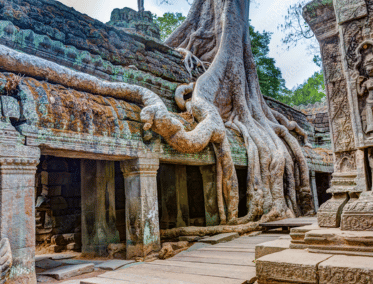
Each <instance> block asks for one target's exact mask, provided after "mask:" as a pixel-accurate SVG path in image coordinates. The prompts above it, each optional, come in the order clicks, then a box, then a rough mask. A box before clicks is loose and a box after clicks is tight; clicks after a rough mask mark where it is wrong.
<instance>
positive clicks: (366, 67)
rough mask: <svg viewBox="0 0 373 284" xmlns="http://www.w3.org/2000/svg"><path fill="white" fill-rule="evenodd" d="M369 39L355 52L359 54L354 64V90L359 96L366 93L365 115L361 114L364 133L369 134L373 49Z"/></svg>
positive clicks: (371, 127)
mask: <svg viewBox="0 0 373 284" xmlns="http://www.w3.org/2000/svg"><path fill="white" fill-rule="evenodd" d="M372 43H373V42H371V41H365V42H363V43H362V44H361V45H360V47H359V48H357V53H358V55H359V58H358V62H357V64H356V68H355V69H356V70H357V74H356V73H355V74H354V75H355V76H356V90H357V93H358V95H359V96H363V95H364V94H365V93H367V94H368V95H367V97H366V99H365V102H362V105H365V107H364V111H365V115H364V116H363V115H362V118H363V117H365V119H362V120H363V125H364V124H365V129H364V131H365V133H366V134H370V133H371V132H373V50H372Z"/></svg>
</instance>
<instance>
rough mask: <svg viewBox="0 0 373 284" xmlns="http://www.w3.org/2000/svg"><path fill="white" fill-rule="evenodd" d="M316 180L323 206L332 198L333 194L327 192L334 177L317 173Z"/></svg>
mask: <svg viewBox="0 0 373 284" xmlns="http://www.w3.org/2000/svg"><path fill="white" fill-rule="evenodd" d="M315 178H316V188H317V197H318V201H319V206H321V205H322V204H323V203H325V202H326V201H328V200H329V199H330V198H332V195H331V194H329V193H326V191H327V190H328V189H329V188H330V186H331V179H332V175H331V174H330V173H321V172H316V173H315Z"/></svg>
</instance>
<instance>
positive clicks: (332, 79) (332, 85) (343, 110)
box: [321, 38, 355, 152]
mask: <svg viewBox="0 0 373 284" xmlns="http://www.w3.org/2000/svg"><path fill="white" fill-rule="evenodd" d="M321 51H322V57H323V62H324V72H325V79H326V82H327V84H326V89H327V95H328V101H329V111H330V121H331V128H332V135H333V143H334V150H335V152H342V151H349V150H352V149H354V147H355V140H354V136H353V135H354V134H353V129H352V121H351V114H350V108H349V102H348V97H347V84H346V79H345V77H344V74H343V72H342V70H343V66H342V59H341V54H340V52H339V40H338V38H332V39H330V40H327V41H325V42H324V43H323V45H322V48H321Z"/></svg>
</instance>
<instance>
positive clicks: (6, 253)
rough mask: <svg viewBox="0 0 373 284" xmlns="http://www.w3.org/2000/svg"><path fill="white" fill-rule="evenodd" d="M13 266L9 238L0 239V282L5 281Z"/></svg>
mask: <svg viewBox="0 0 373 284" xmlns="http://www.w3.org/2000/svg"><path fill="white" fill-rule="evenodd" d="M11 267H12V251H11V249H10V243H9V240H8V239H7V238H4V239H2V240H1V241H0V284H3V283H5V281H6V278H7V277H8V274H9V271H10V268H11Z"/></svg>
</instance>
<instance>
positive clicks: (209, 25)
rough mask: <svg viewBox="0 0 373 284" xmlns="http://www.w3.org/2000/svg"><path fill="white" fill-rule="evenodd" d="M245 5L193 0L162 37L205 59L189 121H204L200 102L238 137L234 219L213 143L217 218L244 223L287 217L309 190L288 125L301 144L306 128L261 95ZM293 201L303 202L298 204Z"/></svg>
mask: <svg viewBox="0 0 373 284" xmlns="http://www.w3.org/2000/svg"><path fill="white" fill-rule="evenodd" d="M249 5H250V1H247V0H195V1H194V3H193V6H192V7H191V10H190V12H189V15H188V17H187V19H186V21H185V22H184V23H183V24H182V25H181V26H180V27H179V28H178V29H177V30H176V31H175V32H174V33H173V34H172V35H171V36H170V37H169V38H168V39H167V41H166V44H168V45H169V46H172V47H175V48H179V50H181V51H183V52H185V53H186V54H189V53H190V54H193V55H194V56H196V57H198V58H199V59H201V61H205V62H209V63H211V66H210V67H209V69H208V70H207V71H206V72H205V73H204V74H203V75H202V76H201V77H199V79H198V80H197V82H196V84H195V88H194V92H193V96H192V100H191V106H190V109H191V111H192V112H193V114H194V116H195V117H196V118H197V120H198V121H199V122H200V123H203V122H204V120H203V117H201V116H200V115H199V113H200V101H204V102H206V103H208V104H210V105H213V106H214V107H215V108H216V109H217V110H218V111H219V114H220V118H219V121H217V120H218V118H216V117H215V118H214V119H216V121H215V123H217V122H219V123H224V124H225V126H226V127H228V128H232V129H234V130H236V131H237V130H238V131H239V132H240V133H241V135H243V137H244V140H245V144H246V148H247V153H248V160H249V162H248V163H249V164H248V180H247V196H248V200H247V206H248V214H247V216H246V217H244V218H242V219H237V204H238V185H237V177H236V173H235V169H234V166H233V163H232V159H231V153H230V148H229V144H227V145H224V143H223V144H219V143H215V149H216V155H217V163H218V165H217V169H218V170H217V176H218V181H217V184H218V203H219V209H220V211H219V212H220V217H221V221H222V224H224V223H225V220H227V221H228V223H229V224H242V223H247V222H250V221H256V220H259V219H260V218H261V217H262V216H263V215H265V216H266V218H267V219H268V217H269V218H270V219H273V218H284V217H293V216H296V215H300V214H301V213H302V212H301V211H303V213H306V212H307V211H309V210H312V207H311V206H312V205H311V204H303V202H305V201H308V200H310V198H309V197H310V194H311V192H310V187H309V177H308V167H307V163H306V160H305V158H304V156H303V153H302V151H301V147H300V145H299V143H298V141H297V139H296V138H294V136H293V135H291V134H290V132H289V130H295V131H296V132H297V133H298V134H300V135H302V136H304V138H305V142H306V143H307V141H306V139H307V135H306V133H305V132H304V131H303V130H302V129H301V128H300V127H299V126H298V125H297V124H296V123H295V122H289V121H288V120H287V119H286V118H285V117H284V116H283V115H281V114H279V113H277V112H276V111H273V110H271V109H270V108H269V107H268V106H267V104H266V103H265V101H264V98H263V95H262V94H261V91H260V88H259V80H258V76H257V72H256V66H255V62H254V58H253V54H252V51H251V43H250V35H249V21H248V15H249ZM190 58H191V57H190V56H189V57H188V59H189V60H190ZM225 136H226V135H225ZM226 140H227V139H226V138H225V139H224V141H226ZM297 173H299V174H297ZM221 192H222V195H223V196H224V202H225V204H226V207H227V208H228V210H227V211H228V216H227V217H226V216H225V211H224V202H223V201H222V198H219V194H220V195H221ZM297 192H298V194H297ZM300 204H302V205H305V206H304V207H303V208H300V206H299V205H300Z"/></svg>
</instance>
